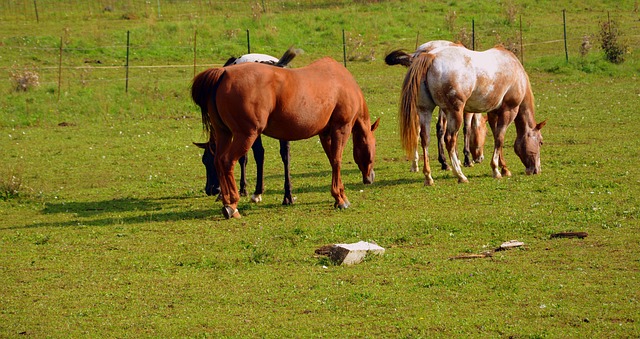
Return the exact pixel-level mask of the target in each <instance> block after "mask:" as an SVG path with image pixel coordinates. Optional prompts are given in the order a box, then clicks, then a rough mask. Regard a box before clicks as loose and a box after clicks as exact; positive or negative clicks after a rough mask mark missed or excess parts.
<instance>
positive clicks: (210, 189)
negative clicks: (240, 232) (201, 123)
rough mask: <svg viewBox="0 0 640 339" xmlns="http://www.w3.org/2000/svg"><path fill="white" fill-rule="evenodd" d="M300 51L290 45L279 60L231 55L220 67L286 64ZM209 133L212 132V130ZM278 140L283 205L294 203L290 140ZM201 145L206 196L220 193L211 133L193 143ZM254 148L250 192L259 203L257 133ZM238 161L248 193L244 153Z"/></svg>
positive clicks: (259, 143)
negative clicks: (253, 174)
mask: <svg viewBox="0 0 640 339" xmlns="http://www.w3.org/2000/svg"><path fill="white" fill-rule="evenodd" d="M300 52H301V50H298V49H294V48H289V49H288V50H287V51H286V52H285V53H284V55H282V57H281V58H280V59H277V58H275V57H272V56H270V55H267V54H259V53H251V54H245V55H242V56H240V57H239V58H235V57H231V58H229V59H228V60H227V62H225V64H224V66H223V67H227V66H231V65H237V64H241V63H245V62H260V63H263V64H269V65H274V66H276V67H286V66H287V65H288V64H289V63H290V62H291V60H293V58H295V57H296V55H297V54H299V53H300ZM211 132H212V131H211ZM279 141H280V157H281V158H282V164H283V165H284V198H283V200H282V204H283V205H291V204H293V201H294V199H293V197H292V195H291V175H290V172H289V160H290V147H291V146H290V144H289V141H286V140H279ZM194 144H195V145H196V146H198V147H200V148H203V149H205V151H204V153H203V154H202V163H203V164H204V166H205V169H206V171H207V183H206V184H205V187H204V191H205V193H207V195H218V194H220V181H219V180H218V173H217V172H216V168H215V166H214V163H213V154H214V152H215V148H216V145H215V139H214V137H213V136H209V141H207V142H205V143H195V142H194ZM251 150H252V151H253V157H254V159H255V161H256V189H255V191H254V192H253V194H252V195H251V201H252V202H256V203H257V202H261V201H262V193H264V174H263V173H264V172H263V169H264V146H263V145H262V138H261V137H260V136H258V138H257V139H256V141H255V142H254V143H253V145H251ZM238 162H239V163H240V195H241V196H246V195H247V177H246V168H247V162H248V159H247V156H246V155H243V156H242V157H240V160H238Z"/></svg>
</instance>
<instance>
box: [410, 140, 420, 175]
mask: <svg viewBox="0 0 640 339" xmlns="http://www.w3.org/2000/svg"><path fill="white" fill-rule="evenodd" d="M418 160H420V154H419V153H418V145H416V149H415V151H414V152H413V160H412V161H411V173H417V172H418Z"/></svg>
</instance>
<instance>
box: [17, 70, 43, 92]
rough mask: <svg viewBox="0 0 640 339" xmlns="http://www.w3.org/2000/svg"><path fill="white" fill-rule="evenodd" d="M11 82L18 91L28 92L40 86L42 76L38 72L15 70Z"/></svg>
mask: <svg viewBox="0 0 640 339" xmlns="http://www.w3.org/2000/svg"><path fill="white" fill-rule="evenodd" d="M11 81H12V82H13V85H14V87H13V88H14V89H15V90H16V91H23V92H26V91H28V90H29V89H31V88H34V87H38V86H40V76H39V75H38V73H37V72H35V71H31V70H28V69H24V70H15V69H14V70H13V71H12V72H11Z"/></svg>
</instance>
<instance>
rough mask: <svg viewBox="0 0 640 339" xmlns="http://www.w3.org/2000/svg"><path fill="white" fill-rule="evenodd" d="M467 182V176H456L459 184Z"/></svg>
mask: <svg viewBox="0 0 640 339" xmlns="http://www.w3.org/2000/svg"><path fill="white" fill-rule="evenodd" d="M468 182H469V179H467V178H458V183H459V184H466V183H468Z"/></svg>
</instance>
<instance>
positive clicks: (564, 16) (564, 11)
mask: <svg viewBox="0 0 640 339" xmlns="http://www.w3.org/2000/svg"><path fill="white" fill-rule="evenodd" d="M562 27H563V29H564V59H565V61H566V62H567V63H568V62H569V50H568V49H567V16H566V10H564V9H563V10H562Z"/></svg>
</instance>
